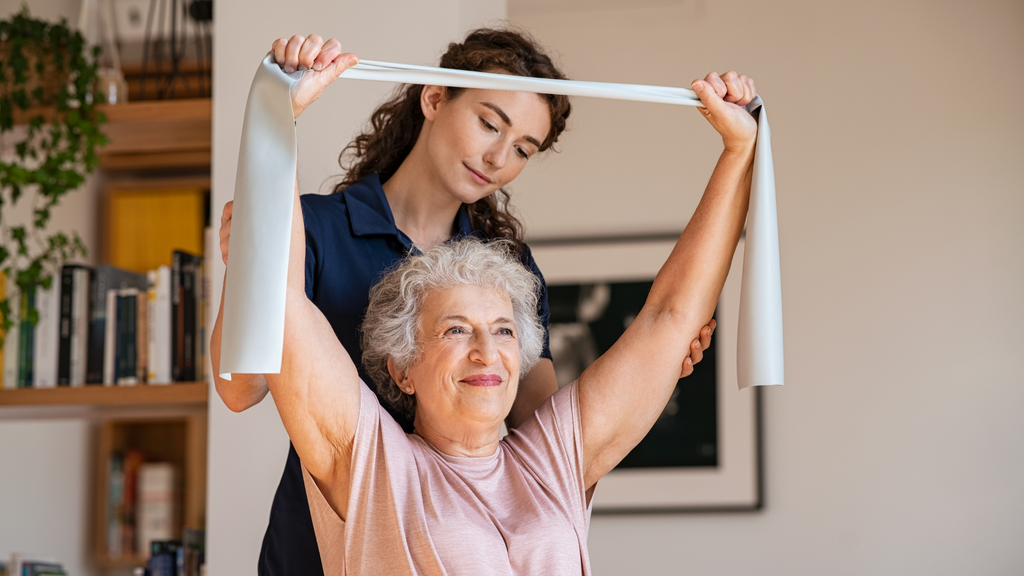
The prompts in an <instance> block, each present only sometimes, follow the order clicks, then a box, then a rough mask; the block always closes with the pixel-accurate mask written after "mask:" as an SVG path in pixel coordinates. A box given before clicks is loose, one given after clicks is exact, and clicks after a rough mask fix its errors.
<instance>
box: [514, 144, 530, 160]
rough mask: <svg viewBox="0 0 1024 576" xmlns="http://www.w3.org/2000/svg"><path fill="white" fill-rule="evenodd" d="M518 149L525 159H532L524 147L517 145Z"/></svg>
mask: <svg viewBox="0 0 1024 576" xmlns="http://www.w3.org/2000/svg"><path fill="white" fill-rule="evenodd" d="M516 151H517V152H519V155H520V156H522V157H523V159H524V160H529V159H530V155H529V154H527V152H526V150H523V149H522V148H519V147H518V146H517V147H516Z"/></svg>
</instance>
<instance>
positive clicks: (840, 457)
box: [509, 0, 1024, 575]
mask: <svg viewBox="0 0 1024 576" xmlns="http://www.w3.org/2000/svg"><path fill="white" fill-rule="evenodd" d="M509 17H510V19H511V20H513V21H514V22H516V23H518V24H521V25H523V26H525V27H527V28H528V29H530V30H531V31H533V32H534V33H535V34H536V35H537V36H538V37H539V38H540V39H541V40H542V41H544V42H546V43H547V44H548V45H549V46H551V47H553V48H554V49H555V50H556V51H558V52H560V53H561V55H562V61H563V62H564V64H565V66H566V67H567V68H568V70H569V72H570V74H571V75H572V76H573V77H575V78H579V79H587V80H618V81H627V82H645V83H667V84H676V85H689V83H690V81H691V80H692V79H694V78H696V77H699V76H702V75H703V74H704V73H706V72H707V71H708V70H718V71H719V72H724V71H725V70H727V69H729V68H735V69H737V70H740V71H742V72H745V73H747V74H750V75H751V76H753V77H754V78H755V79H756V80H757V86H758V89H759V92H760V93H761V94H762V95H763V96H764V98H765V101H766V102H767V106H768V110H769V113H770V115H771V122H772V128H773V136H774V142H773V151H774V153H775V167H776V173H777V179H778V210H779V219H780V222H779V228H780V241H781V248H782V258H783V294H784V306H785V327H786V353H787V354H786V368H787V385H786V387H784V388H781V389H770V390H766V391H765V392H766V394H765V400H766V402H765V446H766V449H765V458H766V461H765V464H766V468H765V479H766V508H765V510H764V511H762V512H758V513H749V514H680V515H664V516H658V515H653V516H634V517H596V518H595V519H594V523H593V528H592V530H591V534H590V546H591V556H592V558H593V563H594V568H595V573H596V574H598V575H612V574H677V573H688V574H707V575H713V574H759V575H771V574H779V575H783V574H784V575H801V574H804V575H816V574H836V575H840V574H894V575H895V574H933V575H940V574H949V575H954V574H957V575H959V574H1021V573H1024V547H1022V546H1021V545H1020V543H1021V542H1022V541H1024V490H1022V489H1021V487H1022V486H1024V450H1022V449H1021V438H1024V376H1022V375H1021V371H1020V359H1021V358H1022V357H1024V353H1022V352H1021V350H1022V349H1024V257H1022V254H1024V216H1022V215H1024V185H1022V181H1024V180H1022V178H1024V162H1022V158H1024V137H1022V136H1021V135H1022V134H1024V110H1022V109H1021V107H1020V106H1019V105H1017V104H1016V101H1017V96H1016V95H1017V94H1020V93H1021V92H1022V91H1024V75H1022V73H1021V71H1022V69H1024V68H1022V64H1024V5H1022V4H1021V3H1019V2H1009V1H1004V2H998V1H984V2H981V1H979V2H972V3H967V2H949V1H946V2H920V1H910V0H901V1H888V2H881V1H878V0H866V1H862V2H843V3H839V2H832V3H825V2H810V1H800V0H785V1H780V2H757V1H754V0H732V1H718V2H710V1H706V0H636V1H634V2H625V1H618V0H602V1H596V0H595V1H594V2H581V1H575V0H547V1H544V2H540V1H538V0H510V1H509ZM575 105H576V107H577V108H576V109H577V112H578V114H576V118H575V121H574V123H573V130H572V132H570V133H569V134H568V135H567V136H566V137H565V139H564V141H563V142H562V144H561V148H562V150H563V152H562V154H561V155H555V156H551V157H549V158H547V159H545V160H543V161H542V162H541V163H540V165H539V166H534V167H532V168H531V169H530V171H528V173H526V174H524V175H523V176H522V177H521V178H520V180H519V181H517V182H516V186H515V194H514V202H515V203H516V205H517V206H518V207H519V208H520V209H521V210H522V212H523V213H524V215H525V217H526V218H527V220H528V223H529V230H530V232H531V233H533V234H534V235H539V236H550V235H555V234H565V233H595V232H598V233H599V232H605V231H637V230H647V229H671V228H677V229H678V228H681V227H682V226H683V225H684V224H685V221H686V219H687V217H688V216H689V214H690V213H692V210H693V207H694V206H695V204H696V201H697V198H698V197H699V194H700V192H701V191H702V189H703V186H704V184H705V182H706V179H707V176H708V174H709V173H710V170H711V168H712V165H713V162H714V159H715V156H716V155H717V147H718V146H719V145H720V144H719V143H718V141H717V139H716V136H715V134H714V133H713V131H712V130H711V129H710V127H708V126H706V125H705V123H704V121H703V119H701V118H700V117H699V115H698V114H697V113H696V112H695V111H693V110H689V109H681V110H677V109H672V108H669V107H666V106H657V105H646V104H628V103H618V102H599V101H584V100H577V101H576V102H575ZM567 213H572V214H575V217H574V218H572V219H567V218H565V217H564V215H565V214H567Z"/></svg>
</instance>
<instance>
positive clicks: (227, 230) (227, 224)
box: [220, 200, 235, 266]
mask: <svg viewBox="0 0 1024 576" xmlns="http://www.w3.org/2000/svg"><path fill="white" fill-rule="evenodd" d="M234 203H235V201H234V200H229V201H228V203H227V204H225V205H224V212H223V213H222V214H221V215H220V256H221V259H223V260H224V265H225V266H227V265H228V240H229V239H230V238H231V206H232V205H233V204H234Z"/></svg>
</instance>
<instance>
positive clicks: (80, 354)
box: [71, 268, 89, 386]
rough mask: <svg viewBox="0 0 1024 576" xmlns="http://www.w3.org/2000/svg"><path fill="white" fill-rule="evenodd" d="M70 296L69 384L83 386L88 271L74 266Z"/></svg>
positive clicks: (86, 345) (87, 319) (86, 340)
mask: <svg viewBox="0 0 1024 576" xmlns="http://www.w3.org/2000/svg"><path fill="white" fill-rule="evenodd" d="M73 286H74V288H73V289H72V297H71V385H72V386H85V372H86V362H87V359H88V354H89V271H88V270H86V269H84V268H76V269H75V272H74V282H73Z"/></svg>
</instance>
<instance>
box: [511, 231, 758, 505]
mask: <svg viewBox="0 0 1024 576" xmlns="http://www.w3.org/2000/svg"><path fill="white" fill-rule="evenodd" d="M677 237H678V235H677V234H664V235H643V236H603V237H591V238H574V239H534V240H532V241H530V243H529V244H530V246H531V249H532V250H533V254H534V258H535V259H536V260H537V263H538V265H539V266H540V269H541V271H542V272H543V273H544V276H545V280H546V282H547V284H548V286H549V287H550V293H551V297H552V298H553V299H554V304H555V308H553V310H552V314H553V318H552V322H553V325H557V324H564V322H558V321H559V320H565V319H566V311H565V310H564V309H562V310H559V309H558V308H559V307H562V308H564V301H566V298H565V297H564V292H565V290H566V289H569V290H572V287H574V286H575V287H577V288H576V289H578V290H579V289H583V290H586V289H588V288H586V287H593V286H598V285H603V286H621V287H626V288H628V287H630V286H632V287H633V290H634V291H635V290H636V289H637V288H636V287H637V286H639V285H642V284H643V283H649V282H651V281H652V280H653V278H654V277H655V275H656V274H657V271H658V270H659V269H660V267H661V265H662V264H663V263H664V262H665V260H666V259H667V258H668V255H669V253H670V252H671V250H672V247H673V246H674V244H675V239H676V238H677ZM742 262H743V241H742V240H741V241H740V246H739V248H738V249H737V252H736V255H735V257H734V259H733V265H732V269H731V270H730V273H729V277H728V280H727V281H726V284H725V288H724V289H723V291H722V296H721V298H720V299H719V303H718V309H717V311H716V313H715V315H716V321H717V323H718V327H717V328H716V330H715V336H714V339H713V340H714V342H713V346H714V348H715V350H714V353H713V356H714V358H713V361H714V370H713V372H714V384H713V385H714V394H713V396H714V410H715V411H716V413H715V418H714V421H715V424H714V425H715V427H716V431H715V439H716V441H715V448H714V453H715V458H714V459H713V460H714V462H713V463H712V464H710V465H708V463H707V462H705V463H704V464H701V463H697V462H694V461H693V460H692V459H691V460H690V461H689V462H688V463H687V464H686V465H678V466H676V465H665V464H666V463H665V462H660V463H658V464H657V465H645V464H643V463H641V465H640V466H633V467H624V466H620V467H618V468H616V469H615V470H613V471H612V472H611V473H609V474H608V475H607V476H605V477H604V478H603V479H601V481H600V482H599V483H598V487H597V490H596V491H595V495H594V505H593V511H594V513H595V514H636V513H659V512H691V511H692V512H712V511H723V512H724V511H754V510H759V509H761V508H762V507H763V505H764V491H763V473H762V470H763V448H762V441H761V435H762V427H761V392H760V389H758V388H754V389H747V390H740V389H739V386H738V384H737V381H736V322H737V316H738V310H739V277H740V274H741V269H742ZM591 289H592V288H591ZM627 291H628V290H627ZM591 296H592V295H591ZM631 298H632V300H634V301H635V300H636V296H635V295H634V296H632V297H631ZM619 315H620V316H621V315H622V312H621V311H620V314H619ZM576 320H579V319H578V318H577V319H576ZM560 330H561V328H558V327H556V328H555V333H554V334H553V336H552V338H553V342H552V343H553V345H555V347H557V346H558V343H557V342H554V339H557V338H560V337H561V335H559V334H558V332H559V331H560ZM591 355H592V353H591ZM586 356H587V355H586V354H584V358H582V359H580V360H578V362H580V363H582V362H585V361H586ZM711 360H712V359H710V358H709V359H708V360H706V361H711ZM563 363H564V362H563ZM697 368H698V370H699V369H700V365H698V367H697ZM558 371H559V366H556V372H558ZM561 372H562V374H561V376H560V378H559V384H560V385H565V384H567V383H568V382H567V381H563V380H565V379H567V378H571V377H572V372H573V371H572V370H568V371H567V370H562V371H561ZM705 372H708V370H705ZM570 381H571V380H570ZM681 385H682V386H685V385H686V381H685V379H684V380H682V381H681ZM698 460H699V459H698Z"/></svg>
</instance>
